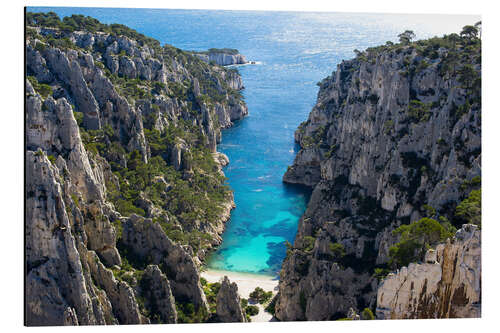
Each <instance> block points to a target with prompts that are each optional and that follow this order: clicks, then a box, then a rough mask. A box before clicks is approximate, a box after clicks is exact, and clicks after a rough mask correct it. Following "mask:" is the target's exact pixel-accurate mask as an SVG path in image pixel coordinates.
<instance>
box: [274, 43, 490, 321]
mask: <svg viewBox="0 0 500 333" xmlns="http://www.w3.org/2000/svg"><path fill="white" fill-rule="evenodd" d="M480 52H481V41H480V40H479V39H478V38H471V37H466V36H462V37H460V36H458V35H457V34H453V35H450V36H445V37H443V38H433V39H430V40H425V41H417V42H414V43H402V44H392V43H388V44H387V45H384V46H380V47H376V48H371V49H367V50H366V51H365V52H358V55H357V57H356V58H355V59H352V60H348V61H343V62H342V63H341V64H339V65H338V67H337V71H336V72H334V73H333V74H332V75H331V76H329V77H327V78H325V79H324V80H323V81H321V82H320V83H319V86H320V89H319V93H318V98H317V103H316V105H315V106H314V108H313V109H312V111H311V113H310V115H309V118H308V120H307V121H305V122H304V123H302V124H301V125H300V126H299V129H298V130H297V131H296V132H295V139H296V141H297V142H298V143H299V144H300V146H301V150H300V151H299V153H298V154H297V156H296V158H295V161H294V163H293V165H292V166H290V167H289V169H288V171H287V172H286V174H285V175H284V177H283V180H284V181H285V182H288V183H299V184H304V185H307V186H311V187H312V188H313V193H312V196H311V199H310V202H309V204H308V207H307V210H306V212H305V214H304V215H303V217H302V218H301V220H300V222H299V227H298V232H297V236H296V239H295V243H294V244H293V246H291V247H290V248H289V250H288V254H287V257H286V259H285V261H284V263H283V266H282V270H281V279H280V285H279V296H278V299H277V304H276V317H277V318H278V319H280V320H329V319H330V320H331V319H338V318H343V317H346V315H347V312H348V311H349V309H350V308H351V307H352V308H353V309H354V310H356V311H357V312H360V311H361V310H362V309H363V308H365V307H369V308H371V309H374V308H375V298H376V293H377V279H376V278H375V277H374V273H375V269H376V268H379V269H391V268H392V266H391V265H390V255H389V249H390V247H391V246H392V245H394V244H395V243H396V242H398V236H397V235H394V234H393V233H392V231H393V230H394V229H395V228H396V227H398V226H399V225H402V224H408V223H410V222H413V221H417V220H419V219H420V218H422V217H427V216H428V217H432V218H435V219H438V218H440V219H441V220H442V221H447V220H450V221H451V222H452V223H453V224H455V226H457V227H460V225H461V223H463V222H464V221H462V220H460V219H459V218H457V215H456V212H455V208H456V206H457V205H458V204H459V203H460V202H461V201H462V200H464V198H466V197H467V195H469V193H470V192H471V190H472V188H473V184H476V185H477V180H478V179H480V175H481V164H480V162H481V61H480V59H481V53H480ZM470 301H471V302H472V301H474V300H473V299H472V298H471V299H470ZM452 307H453V306H452ZM452 311H455V310H452ZM408 316H411V315H410V314H408ZM470 316H473V314H470Z"/></svg>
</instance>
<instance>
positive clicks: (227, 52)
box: [194, 49, 248, 66]
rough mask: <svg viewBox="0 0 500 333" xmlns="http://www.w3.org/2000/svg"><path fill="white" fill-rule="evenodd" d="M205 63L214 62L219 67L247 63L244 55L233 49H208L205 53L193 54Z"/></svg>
mask: <svg viewBox="0 0 500 333" xmlns="http://www.w3.org/2000/svg"><path fill="white" fill-rule="evenodd" d="M194 55H196V56H197V57H198V58H200V59H201V60H203V61H205V62H214V63H216V64H217V65H219V66H229V65H243V64H246V63H248V61H247V59H246V58H245V56H244V55H242V54H240V53H239V52H238V50H234V49H210V50H208V51H206V52H199V53H194Z"/></svg>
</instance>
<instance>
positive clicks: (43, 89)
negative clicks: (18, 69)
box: [28, 76, 52, 98]
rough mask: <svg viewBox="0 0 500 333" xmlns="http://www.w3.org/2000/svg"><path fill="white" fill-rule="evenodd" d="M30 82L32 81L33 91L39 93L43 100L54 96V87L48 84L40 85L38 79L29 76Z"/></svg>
mask: <svg viewBox="0 0 500 333" xmlns="http://www.w3.org/2000/svg"><path fill="white" fill-rule="evenodd" d="M28 81H30V83H31V85H32V86H33V89H35V91H36V92H38V93H39V94H40V95H41V96H42V97H43V98H47V97H48V96H49V95H52V87H51V86H49V85H48V84H44V83H39V82H38V80H37V79H36V77H34V76H28Z"/></svg>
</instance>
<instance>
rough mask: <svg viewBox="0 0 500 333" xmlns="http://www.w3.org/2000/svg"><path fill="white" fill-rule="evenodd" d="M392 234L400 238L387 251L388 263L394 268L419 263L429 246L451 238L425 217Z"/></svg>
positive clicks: (443, 228) (438, 225) (447, 231)
mask: <svg viewBox="0 0 500 333" xmlns="http://www.w3.org/2000/svg"><path fill="white" fill-rule="evenodd" d="M392 233H393V235H399V236H400V241H399V242H398V243H396V244H395V245H394V246H391V247H390V249H389V256H390V263H391V264H392V265H394V266H396V267H401V266H408V264H409V263H410V262H416V261H420V260H421V259H422V258H423V255H424V254H425V251H427V249H428V248H429V247H430V246H432V245H436V244H437V243H439V242H442V241H444V240H446V239H447V238H451V237H452V236H453V233H451V232H450V231H449V230H447V229H446V228H445V227H444V226H442V225H441V224H440V223H439V222H438V221H436V220H434V219H430V218H427V217H424V218H422V219H420V220H419V221H416V222H413V223H411V224H405V225H402V226H400V227H398V228H397V229H395V230H393V232H392Z"/></svg>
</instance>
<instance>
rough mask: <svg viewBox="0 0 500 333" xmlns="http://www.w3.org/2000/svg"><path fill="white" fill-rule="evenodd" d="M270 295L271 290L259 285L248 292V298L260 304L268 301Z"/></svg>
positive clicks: (271, 295)
mask: <svg viewBox="0 0 500 333" xmlns="http://www.w3.org/2000/svg"><path fill="white" fill-rule="evenodd" d="M272 297H273V292H272V291H265V290H264V289H262V288H261V287H256V288H255V290H254V291H252V292H251V293H250V298H251V299H252V300H254V301H256V302H258V303H260V304H264V303H266V302H268V301H269V300H270V299H271V298H272Z"/></svg>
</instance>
